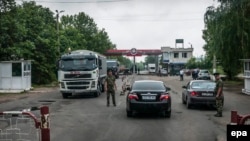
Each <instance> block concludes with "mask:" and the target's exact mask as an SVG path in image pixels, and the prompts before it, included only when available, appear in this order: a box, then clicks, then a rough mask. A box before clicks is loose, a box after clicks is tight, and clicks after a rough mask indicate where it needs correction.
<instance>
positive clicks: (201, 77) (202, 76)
mask: <svg viewBox="0 0 250 141" xmlns="http://www.w3.org/2000/svg"><path fill="white" fill-rule="evenodd" d="M197 79H199V80H211V77H210V73H209V71H208V70H200V71H199V73H198V78H197Z"/></svg>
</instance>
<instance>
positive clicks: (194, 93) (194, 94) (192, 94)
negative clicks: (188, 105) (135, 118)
mask: <svg viewBox="0 0 250 141" xmlns="http://www.w3.org/2000/svg"><path fill="white" fill-rule="evenodd" d="M190 94H191V96H197V95H198V93H197V92H195V91H192V92H191V93H190Z"/></svg>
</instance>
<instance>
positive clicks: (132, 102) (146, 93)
mask: <svg viewBox="0 0 250 141" xmlns="http://www.w3.org/2000/svg"><path fill="white" fill-rule="evenodd" d="M169 91H170V88H168V87H167V86H166V85H165V84H164V83H163V82H162V81H154V80H140V81H135V82H134V83H133V84H132V86H131V88H129V92H128V95H127V107H126V111H127V116H128V117H131V116H133V114H134V113H135V112H140V113H155V112H158V113H162V114H163V116H164V117H168V118H169V117H170V116H171V96H170V94H169Z"/></svg>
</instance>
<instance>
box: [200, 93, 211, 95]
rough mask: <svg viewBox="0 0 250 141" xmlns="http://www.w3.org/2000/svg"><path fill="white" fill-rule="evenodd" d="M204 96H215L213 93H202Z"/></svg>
mask: <svg viewBox="0 0 250 141" xmlns="http://www.w3.org/2000/svg"><path fill="white" fill-rule="evenodd" d="M201 95H202V96H213V93H202V94H201Z"/></svg>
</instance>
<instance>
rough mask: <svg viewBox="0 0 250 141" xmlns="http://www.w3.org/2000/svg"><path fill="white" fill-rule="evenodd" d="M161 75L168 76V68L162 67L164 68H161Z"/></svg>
mask: <svg viewBox="0 0 250 141" xmlns="http://www.w3.org/2000/svg"><path fill="white" fill-rule="evenodd" d="M161 75H162V76H167V75H168V71H167V68H162V69H161Z"/></svg>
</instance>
